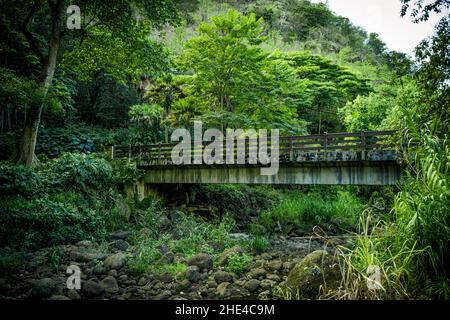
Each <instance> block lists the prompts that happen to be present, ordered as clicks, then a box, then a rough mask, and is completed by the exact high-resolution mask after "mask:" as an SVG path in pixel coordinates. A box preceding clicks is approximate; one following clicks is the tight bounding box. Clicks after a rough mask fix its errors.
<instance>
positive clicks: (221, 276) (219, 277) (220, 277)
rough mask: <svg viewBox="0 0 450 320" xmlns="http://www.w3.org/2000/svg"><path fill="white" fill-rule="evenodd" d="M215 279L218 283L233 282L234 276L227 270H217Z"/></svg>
mask: <svg viewBox="0 0 450 320" xmlns="http://www.w3.org/2000/svg"><path fill="white" fill-rule="evenodd" d="M214 280H215V281H216V283H218V284H219V283H222V282H232V281H233V276H232V275H231V274H229V273H228V272H225V271H217V272H216V273H215V274H214Z"/></svg>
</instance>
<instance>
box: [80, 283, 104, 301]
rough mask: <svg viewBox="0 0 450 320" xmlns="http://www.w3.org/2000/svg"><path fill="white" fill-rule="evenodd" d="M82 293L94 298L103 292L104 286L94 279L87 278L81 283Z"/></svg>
mask: <svg viewBox="0 0 450 320" xmlns="http://www.w3.org/2000/svg"><path fill="white" fill-rule="evenodd" d="M83 293H84V294H85V295H86V296H87V297H88V298H96V297H100V296H101V295H103V294H104V293H105V288H104V287H103V285H102V284H101V283H99V282H97V281H95V280H88V281H86V282H84V283H83Z"/></svg>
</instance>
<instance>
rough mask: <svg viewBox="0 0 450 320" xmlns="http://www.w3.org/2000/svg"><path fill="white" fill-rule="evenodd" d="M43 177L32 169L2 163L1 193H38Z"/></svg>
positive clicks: (0, 175) (4, 194)
mask: <svg viewBox="0 0 450 320" xmlns="http://www.w3.org/2000/svg"><path fill="white" fill-rule="evenodd" d="M41 186H42V179H41V177H40V176H39V175H38V174H37V173H36V172H35V171H34V170H32V169H30V168H26V167H24V166H15V165H11V164H8V163H0V193H1V194H2V195H3V196H8V195H9V196H11V195H23V196H30V195H34V194H38V192H39V188H40V187H41Z"/></svg>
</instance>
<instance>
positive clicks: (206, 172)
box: [109, 131, 402, 185]
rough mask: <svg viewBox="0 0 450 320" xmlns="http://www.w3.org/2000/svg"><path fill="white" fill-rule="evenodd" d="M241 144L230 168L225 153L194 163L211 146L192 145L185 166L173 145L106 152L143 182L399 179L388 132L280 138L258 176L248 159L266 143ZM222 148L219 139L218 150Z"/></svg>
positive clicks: (331, 182) (385, 182) (356, 182)
mask: <svg viewBox="0 0 450 320" xmlns="http://www.w3.org/2000/svg"><path fill="white" fill-rule="evenodd" d="M244 139H245V138H244ZM244 139H243V140H238V141H240V142H241V143H234V147H233V148H232V158H233V159H234V160H235V161H234V163H233V164H229V162H227V161H225V160H227V159H226V152H225V151H224V152H223V161H221V162H222V163H220V164H210V165H208V164H198V163H197V164H195V161H194V158H195V157H196V156H197V160H198V156H199V155H200V157H201V154H202V152H203V151H204V148H205V146H207V145H208V144H210V143H211V142H202V143H200V144H199V145H193V146H192V149H191V150H192V152H191V154H190V157H191V158H190V159H189V160H190V161H188V162H189V164H174V163H173V162H172V157H171V153H172V150H173V148H174V147H175V146H176V145H177V144H178V143H159V144H151V145H122V146H113V147H111V149H110V150H109V153H110V156H111V157H112V158H128V159H129V160H130V161H134V162H135V163H136V165H137V167H138V168H142V169H145V170H146V174H145V178H144V182H145V183H157V184H162V183H245V184H329V185H336V184H337V185H393V184H396V183H398V182H399V181H400V178H401V171H402V170H401V166H400V165H399V161H398V160H399V159H398V158H399V157H398V152H397V151H396V148H395V145H396V143H395V141H394V139H395V138H394V132H393V131H365V132H357V133H325V134H320V135H307V136H289V137H280V138H279V148H278V150H279V151H278V153H279V168H278V171H277V174H275V175H261V172H260V169H261V167H268V166H269V165H266V166H264V165H261V164H257V163H255V159H254V158H253V159H252V156H251V155H250V151H255V148H257V147H258V143H259V144H261V143H265V144H267V145H268V147H269V148H268V149H269V150H270V146H271V140H270V138H269V139H265V140H264V139H248V138H247V139H245V140H244ZM233 142H234V140H233ZM225 145H226V141H225V140H224V141H223V146H224V150H225ZM228 151H229V150H228ZM269 155H270V153H269ZM228 157H229V156H228ZM238 158H240V160H241V161H240V163H237V159H238ZM225 162H227V163H228V164H226V163H225Z"/></svg>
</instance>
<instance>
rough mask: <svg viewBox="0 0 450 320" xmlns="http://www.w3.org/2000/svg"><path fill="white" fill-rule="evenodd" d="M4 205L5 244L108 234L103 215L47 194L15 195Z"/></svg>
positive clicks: (46, 242) (54, 241) (41, 243)
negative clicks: (52, 197) (30, 197)
mask: <svg viewBox="0 0 450 320" xmlns="http://www.w3.org/2000/svg"><path fill="white" fill-rule="evenodd" d="M2 205H3V206H5V208H4V209H3V210H2V211H3V214H2V215H1V217H0V225H1V227H0V236H1V242H2V243H4V244H9V245H18V246H20V247H23V248H39V247H42V246H48V245H55V244H63V243H67V242H75V241H80V240H84V239H92V238H102V237H103V236H105V228H104V221H103V219H102V216H101V215H99V214H98V213H97V212H96V211H95V210H93V209H89V208H83V207H78V206H76V205H75V204H71V203H64V202H56V201H53V200H52V199H50V198H48V197H41V198H33V199H31V200H28V201H24V199H23V198H15V199H11V200H6V201H4V202H3V204H2Z"/></svg>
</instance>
